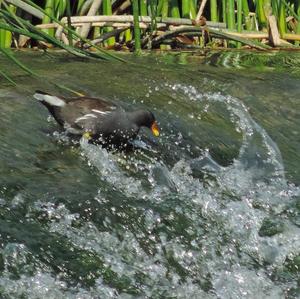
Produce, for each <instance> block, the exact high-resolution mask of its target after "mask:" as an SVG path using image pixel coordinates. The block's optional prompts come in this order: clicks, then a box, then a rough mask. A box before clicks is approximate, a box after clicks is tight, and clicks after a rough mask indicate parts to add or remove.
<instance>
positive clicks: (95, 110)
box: [92, 109, 111, 114]
mask: <svg viewBox="0 0 300 299" xmlns="http://www.w3.org/2000/svg"><path fill="white" fill-rule="evenodd" d="M92 111H93V112H96V113H100V114H108V113H111V112H108V111H106V112H104V111H100V110H97V109H92Z"/></svg>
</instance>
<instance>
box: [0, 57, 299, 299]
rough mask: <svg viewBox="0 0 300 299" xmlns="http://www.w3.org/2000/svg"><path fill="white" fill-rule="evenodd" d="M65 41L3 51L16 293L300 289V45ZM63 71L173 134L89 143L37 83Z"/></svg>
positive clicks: (2, 288) (283, 292)
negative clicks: (84, 51)
mask: <svg viewBox="0 0 300 299" xmlns="http://www.w3.org/2000/svg"><path fill="white" fill-rule="evenodd" d="M51 55H52V56H45V55H42V54H40V53H34V54H31V53H23V54H18V57H19V59H21V60H22V61H23V62H24V63H26V65H28V66H30V67H34V69H35V70H36V72H37V73H38V74H39V75H40V78H30V77H28V76H26V75H24V74H23V73H22V72H21V71H20V70H18V69H17V68H16V67H14V66H11V65H9V64H8V62H7V61H5V60H4V58H3V57H0V62H1V66H3V68H4V70H6V71H7V72H8V70H9V73H10V74H11V75H12V77H13V79H14V80H15V81H17V82H18V86H17V87H16V88H12V87H11V86H9V85H8V84H7V83H6V82H5V81H4V79H2V78H0V80H1V81H0V82H1V93H0V98H1V103H2V105H1V111H0V118H1V130H0V142H1V149H0V154H1V160H0V169H1V174H0V240H1V242H0V298H5V299H6V298H55V299H56V298H78V299H79V298H126V299H127V298H272V299H273V298H299V297H300V285H299V284H300V272H299V267H300V262H299V259H300V255H299V254H300V252H299V248H300V234H299V233H300V228H299V226H300V218H299V210H300V205H299V204H300V201H299V199H300V189H299V182H300V168H299V161H300V156H299V148H300V139H299V125H300V121H299V119H300V117H299V108H300V107H299V95H300V74H299V66H300V63H299V60H300V56H299V54H293V53H274V54H273V53H272V54H268V55H262V54H260V53H252V54H251V55H250V54H246V53H242V52H232V53H227V54H224V53H219V52H215V53H209V54H206V55H199V54H198V55H195V54H194V55H186V54H183V55H182V54H178V55H168V54H167V55H165V56H146V57H143V58H141V59H136V60H134V59H133V58H132V57H131V56H129V55H124V58H125V59H127V60H129V61H130V64H120V63H106V62H96V61H90V62H87V61H83V60H76V59H73V58H70V57H66V56H64V55H58V54H56V55H54V54H51ZM133 62H135V63H136V64H133ZM143 65H145V66H146V67H143ZM49 66H51V69H50V70H49ZM53 82H56V83H60V84H64V85H66V86H68V87H69V88H73V89H76V90H79V91H81V92H84V93H85V94H89V95H93V96H96V95H101V96H103V97H105V98H107V99H110V100H113V101H115V102H116V103H118V104H120V105H122V106H124V107H126V108H128V109H130V108H131V109H132V107H133V106H134V107H147V108H149V109H151V110H152V111H153V112H154V113H155V115H156V117H157V119H158V120H159V125H160V127H161V133H162V134H161V136H160V137H159V138H158V139H157V138H154V137H152V136H151V135H150V133H149V132H148V131H147V130H143V131H142V132H141V135H140V138H139V140H137V145H138V146H139V147H140V149H138V150H136V151H134V152H127V153H122V152H115V153H112V152H107V151H106V150H105V149H101V148H100V147H98V146H95V145H90V144H87V143H86V142H83V141H81V142H79V143H78V142H74V141H72V140H70V139H68V138H67V137H66V136H64V134H62V133H61V132H59V130H58V126H57V125H56V124H55V122H54V121H53V119H51V118H49V117H48V113H47V111H46V110H45V109H44V107H42V106H41V105H39V104H38V103H36V101H35V100H34V99H33V98H32V93H33V92H34V90H35V89H42V90H47V91H49V92H54V93H55V92H56V93H60V94H61V93H63V91H62V90H59V89H57V88H55V87H54V85H53V84H52V83H53Z"/></svg>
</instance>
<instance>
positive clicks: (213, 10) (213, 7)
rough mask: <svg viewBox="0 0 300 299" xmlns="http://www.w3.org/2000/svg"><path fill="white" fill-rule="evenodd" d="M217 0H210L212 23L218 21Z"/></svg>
mask: <svg viewBox="0 0 300 299" xmlns="http://www.w3.org/2000/svg"><path fill="white" fill-rule="evenodd" d="M217 7H218V6H217V0H210V19H211V21H213V22H217V21H218V9H217Z"/></svg>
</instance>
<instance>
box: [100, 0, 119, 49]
mask: <svg viewBox="0 0 300 299" xmlns="http://www.w3.org/2000/svg"><path fill="white" fill-rule="evenodd" d="M103 14H104V15H107V16H111V15H112V8H111V0H103ZM111 30H112V27H106V29H105V32H109V31H111ZM115 42H116V40H115V38H114V37H111V38H109V39H108V40H107V44H108V45H109V46H113V45H114V44H115Z"/></svg>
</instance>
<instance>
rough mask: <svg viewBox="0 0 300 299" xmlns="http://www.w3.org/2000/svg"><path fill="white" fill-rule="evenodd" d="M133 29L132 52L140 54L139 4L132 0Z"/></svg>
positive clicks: (136, 0)
mask: <svg viewBox="0 0 300 299" xmlns="http://www.w3.org/2000/svg"><path fill="white" fill-rule="evenodd" d="M132 13H133V27H134V51H135V53H137V54H139V53H141V31H140V25H139V2H138V0H132Z"/></svg>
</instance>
